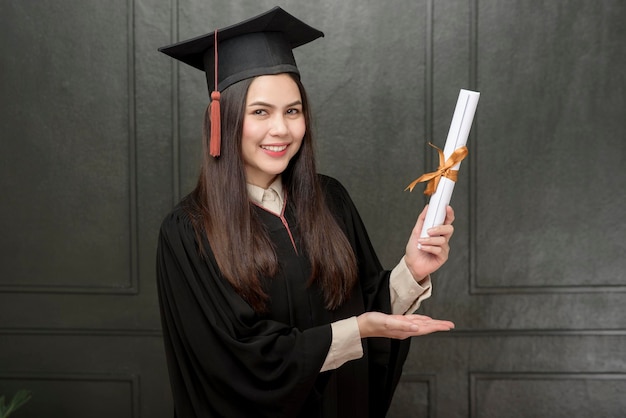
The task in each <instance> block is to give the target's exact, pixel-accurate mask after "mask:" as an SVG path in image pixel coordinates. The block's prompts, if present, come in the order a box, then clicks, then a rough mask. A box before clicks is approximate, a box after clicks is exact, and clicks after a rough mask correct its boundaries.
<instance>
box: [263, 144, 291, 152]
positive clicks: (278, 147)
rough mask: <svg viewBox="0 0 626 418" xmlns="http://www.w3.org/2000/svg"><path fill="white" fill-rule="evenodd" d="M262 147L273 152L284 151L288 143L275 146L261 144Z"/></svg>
mask: <svg viewBox="0 0 626 418" xmlns="http://www.w3.org/2000/svg"><path fill="white" fill-rule="evenodd" d="M261 148H263V149H266V150H268V151H272V152H281V151H283V150H284V149H285V148H287V145H281V146H275V145H263V146H261Z"/></svg>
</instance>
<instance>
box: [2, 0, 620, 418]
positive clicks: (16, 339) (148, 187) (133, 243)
mask: <svg viewBox="0 0 626 418" xmlns="http://www.w3.org/2000/svg"><path fill="white" fill-rule="evenodd" d="M275 4H278V5H281V6H283V7H284V8H286V9H287V10H288V11H290V12H291V13H293V14H295V15H296V16H301V17H303V19H305V20H306V21H308V22H310V23H311V24H312V25H313V26H316V27H318V28H320V29H322V30H323V31H324V32H325V33H326V37H325V38H323V39H321V40H319V41H316V42H314V43H313V44H311V45H307V46H304V47H302V48H300V49H299V50H296V59H297V60H298V62H299V65H300V67H301V69H302V73H303V74H302V78H303V81H304V83H305V84H306V85H307V87H308V90H309V94H310V98H311V100H312V103H313V106H314V111H315V116H316V121H317V122H316V126H315V128H316V134H317V139H318V152H319V165H320V169H321V171H323V172H325V173H327V174H331V175H334V176H336V177H337V178H339V179H340V180H341V181H342V182H343V183H344V184H345V185H346V186H347V187H348V189H349V190H350V191H351V193H352V196H353V198H354V200H355V201H356V203H357V205H358V207H359V209H360V211H361V215H362V217H363V218H364V221H365V222H366V224H367V226H368V228H369V231H370V235H371V238H372V240H373V242H374V245H375V246H376V248H377V250H378V252H379V255H380V258H381V260H382V261H383V262H384V264H385V265H386V266H388V267H390V268H391V267H393V266H394V265H395V263H397V261H398V260H399V258H400V256H401V254H402V252H403V248H404V245H405V242H406V239H407V237H408V234H409V232H410V229H411V227H412V225H413V223H414V221H415V218H416V216H417V214H418V213H419V211H420V210H421V208H422V207H423V205H424V203H425V200H424V199H423V197H422V195H421V190H422V188H421V187H418V189H417V190H416V191H415V192H413V193H411V194H410V193H408V192H403V189H404V187H405V186H406V185H407V184H408V183H409V182H410V181H411V180H413V179H414V178H415V177H417V176H418V175H420V174H421V173H423V172H424V171H428V170H430V169H431V168H433V164H434V160H435V159H436V158H434V157H435V155H434V154H433V152H432V150H431V149H430V148H429V147H427V146H426V143H427V142H429V141H432V142H434V143H435V144H437V145H439V146H442V145H443V142H444V141H445V137H446V135H447V130H448V128H449V124H450V119H451V117H452V112H453V110H454V104H455V102H456V98H457V95H458V91H459V89H460V88H469V89H474V90H478V91H480V92H481V99H480V102H479V105H478V113H477V115H476V119H475V123H474V126H473V128H472V135H471V137H470V140H469V142H468V145H469V148H470V156H469V157H468V159H467V160H466V161H464V162H463V164H462V167H461V173H460V180H459V182H458V184H457V187H456V190H455V195H454V197H453V201H452V204H453V206H454V207H455V210H456V215H457V220H456V222H455V226H456V233H455V236H454V238H453V242H452V253H451V257H450V260H449V262H448V263H447V264H446V265H445V266H444V267H443V268H442V269H441V270H440V271H439V272H437V273H436V274H435V275H434V282H435V284H434V289H435V291H434V296H433V297H432V298H431V299H430V300H429V301H427V302H426V303H425V304H424V306H423V308H422V309H421V311H422V312H424V313H427V314H429V315H432V316H434V317H438V318H446V319H451V320H453V321H455V322H456V324H457V329H456V330H455V331H454V332H451V333H446V334H438V335H434V336H430V337H422V338H416V339H414V341H413V348H412V351H411V354H410V357H409V360H408V363H407V367H406V368H405V374H404V376H403V379H402V381H401V384H400V387H399V389H398V393H397V396H396V399H395V402H394V405H393V407H392V412H391V413H390V416H392V417H408V416H412V417H436V416H437V417H469V416H471V417H540V416H541V417H543V416H545V417H548V416H549V417H572V416H576V417H587V416H602V417H618V416H622V415H623V411H624V410H626V401H624V393H626V348H625V347H626V331H625V325H626V313H625V311H624V309H623V306H624V302H626V298H625V296H626V293H625V291H626V273H624V271H625V270H626V256H625V255H626V248H625V247H626V244H625V242H626V240H624V238H623V236H624V235H625V233H626V221H625V220H624V219H625V216H624V215H625V214H626V210H625V209H624V207H625V206H626V194H625V193H624V192H623V190H624V188H625V187H626V175H625V174H624V173H623V172H622V170H621V169H622V168H623V167H624V160H625V157H626V155H625V154H626V152H625V151H626V123H625V122H624V119H625V118H624V115H625V114H626V103H625V101H626V78H625V77H626V76H625V74H626V72H624V71H623V68H624V66H625V65H626V25H624V23H623V22H624V21H626V3H624V2H623V1H621V0H602V1H598V0H567V1H565V0H564V1H558V2H557V1H548V0H546V1H535V2H529V1H525V0H506V1H504V0H502V1H500V0H445V1H435V0H421V1H414V0H394V1H391V2H374V1H363V0H345V1H341V2H336V1H330V0H324V1H319V2H315V3H312V2H308V1H304V0H297V1H276V2H269V1H258V2H249V3H245V4H244V3H243V2H232V1H225V0H220V1H217V0H213V1H196V0H194V1H191V0H168V1H164V0H146V1H136V0H113V1H106V2H102V1H96V0H88V1H85V0H81V1H78V0H74V1H65V2H48V1H37V2H34V1H33V2H31V1H18V0H0V21H1V23H2V24H1V25H0V56H1V57H2V58H1V60H0V135H1V137H0V138H1V139H0V196H2V197H1V198H0V199H1V200H0V201H1V204H0V230H2V234H1V235H0V394H12V393H13V392H15V391H16V390H17V389H19V388H28V389H30V390H32V391H33V392H34V394H35V396H34V398H33V400H31V401H30V402H29V403H28V404H27V405H26V406H25V407H23V409H21V410H20V411H19V413H16V417H19V416H24V417H29V416H30V417H35V416H43V415H46V416H52V417H83V416H84V417H87V416H89V417H100V416H102V417H105V416H106V417H111V416H116V417H126V416H128V417H139V416H143V417H169V416H171V401H170V396H169V393H168V391H169V389H168V383H167V374H166V370H165V365H164V362H163V361H164V360H163V352H162V344H161V334H160V324H159V317H158V307H157V301H156V291H155V285H154V250H155V242H156V233H157V229H158V225H159V223H160V220H161V218H162V217H163V216H164V214H165V213H166V212H167V211H168V210H169V208H170V207H171V206H172V205H173V204H174V203H175V202H176V201H177V200H178V199H179V198H180V197H181V196H182V195H183V194H184V193H186V192H187V191H188V190H189V189H190V187H191V186H192V185H193V183H194V180H195V176H196V171H197V165H198V158H197V154H198V149H199V133H200V122H201V115H202V112H203V111H204V108H205V106H206V104H207V99H208V97H207V95H206V85H205V83H204V78H203V76H202V74H200V73H198V72H197V71H195V70H190V69H188V68H186V67H183V66H180V67H179V66H178V65H176V64H174V63H173V62H172V61H170V60H169V59H168V58H167V57H165V56H161V55H159V54H158V53H157V52H156V48H157V47H158V46H161V45H165V44H168V43H169V42H171V41H174V40H179V39H185V38H187V37H190V36H195V35H199V34H202V33H204V32H206V31H208V30H212V29H213V28H214V27H216V26H217V27H221V26H225V25H228V24H231V23H234V22H236V21H238V20H240V19H241V18H243V17H248V16H252V15H254V14H256V13H259V12H261V11H264V10H266V9H268V8H270V7H272V6H274V5H275Z"/></svg>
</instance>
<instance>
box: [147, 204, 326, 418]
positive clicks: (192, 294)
mask: <svg viewBox="0 0 626 418" xmlns="http://www.w3.org/2000/svg"><path fill="white" fill-rule="evenodd" d="M205 248H208V245H205ZM157 280H158V289H159V300H160V309H161V317H162V323H163V332H164V340H165V350H166V356H167V362H168V369H169V373H170V380H171V383H172V384H171V386H172V394H173V396H174V400H175V405H176V415H177V416H178V417H199V416H202V417H207V416H208V417H213V416H242V417H243V416H255V417H283V416H294V415H297V413H298V412H297V411H299V409H300V408H301V407H302V404H303V402H304V401H305V400H306V398H307V396H309V394H310V393H311V391H312V390H313V386H314V384H315V379H316V377H317V376H318V374H319V371H320V367H321V365H322V364H323V362H324V359H325V357H326V355H327V353H328V350H329V347H330V343H331V338H332V335H331V328H330V325H324V326H317V327H313V328H310V329H307V330H305V331H300V330H298V329H296V328H293V327H290V326H288V325H286V324H283V323H279V322H277V321H273V320H265V319H263V318H259V317H258V316H257V315H256V314H255V313H254V311H253V310H252V309H251V308H250V307H249V305H248V304H246V303H245V301H244V300H243V299H242V298H241V297H239V295H237V294H236V292H235V291H234V290H233V288H232V287H231V286H230V284H229V283H228V282H227V281H226V280H225V279H224V278H223V277H222V276H221V273H220V271H219V269H218V268H217V264H216V262H215V260H214V258H213V256H212V254H211V253H210V251H209V254H208V257H200V256H199V252H198V245H197V242H196V239H195V234H194V231H193V228H192V226H191V222H190V220H189V218H188V217H187V216H186V214H185V213H184V211H182V210H181V209H180V208H179V209H178V210H175V211H174V212H172V214H170V215H169V216H168V217H167V218H166V219H165V220H164V222H163V224H162V227H161V231H160V234H159V242H158V250H157ZM241 400H246V401H244V402H242V401H241ZM251 405H254V409H253V410H251V408H252V406H251Z"/></svg>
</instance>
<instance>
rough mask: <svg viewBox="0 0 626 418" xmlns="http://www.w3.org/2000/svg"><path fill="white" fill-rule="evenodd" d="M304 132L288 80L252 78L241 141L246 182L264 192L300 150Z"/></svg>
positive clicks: (295, 94)
mask: <svg viewBox="0 0 626 418" xmlns="http://www.w3.org/2000/svg"><path fill="white" fill-rule="evenodd" d="M305 130H306V124H305V118H304V114H303V111H302V98H301V96H300V91H299V90H298V85H297V84H296V83H295V81H294V80H293V79H292V78H291V76H289V75H288V74H278V75H264V76H259V77H257V78H255V79H254V81H253V82H252V84H250V87H249V89H248V95H247V96H246V109H245V116H244V120H243V135H242V138H241V149H242V154H243V160H244V165H245V170H246V181H247V182H248V183H251V184H254V185H256V186H260V187H263V188H268V187H269V185H270V184H272V182H273V181H274V180H275V179H276V177H277V176H278V175H280V174H281V173H282V172H283V171H285V169H286V168H287V165H288V164H289V161H290V160H291V158H293V156H294V155H296V153H297V152H298V150H299V149H300V145H301V144H302V138H303V137H304V133H305Z"/></svg>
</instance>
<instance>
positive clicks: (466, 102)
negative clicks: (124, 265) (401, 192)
mask: <svg viewBox="0 0 626 418" xmlns="http://www.w3.org/2000/svg"><path fill="white" fill-rule="evenodd" d="M479 97H480V93H479V92H477V91H471V90H463V89H461V91H460V92H459V98H458V100H457V102H456V108H455V109H454V115H453V116H452V122H451V123H450V130H449V131H448V138H447V139H446V145H445V147H444V149H443V155H444V157H445V159H446V160H447V159H448V158H450V155H452V153H453V152H454V151H455V150H456V149H457V148H461V147H462V146H464V145H465V144H467V138H468V137H469V133H470V129H471V127H472V121H473V120H474V113H476V106H478V98H479ZM459 167H461V163H458V164H456V165H455V166H454V167H452V168H451V169H452V170H457V171H458V169H459ZM453 191H454V182H453V181H452V180H450V179H448V178H446V177H443V176H442V177H441V178H440V179H439V183H438V184H437V190H435V193H433V194H432V195H431V196H430V201H429V204H428V210H427V211H426V219H425V220H424V227H423V228H422V234H421V237H422V238H424V237H428V236H429V235H428V233H427V232H426V231H427V230H428V228H432V227H433V226H438V225H441V224H443V221H444V220H445V218H446V207H447V206H448V205H449V204H450V199H451V198H452V192H453Z"/></svg>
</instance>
